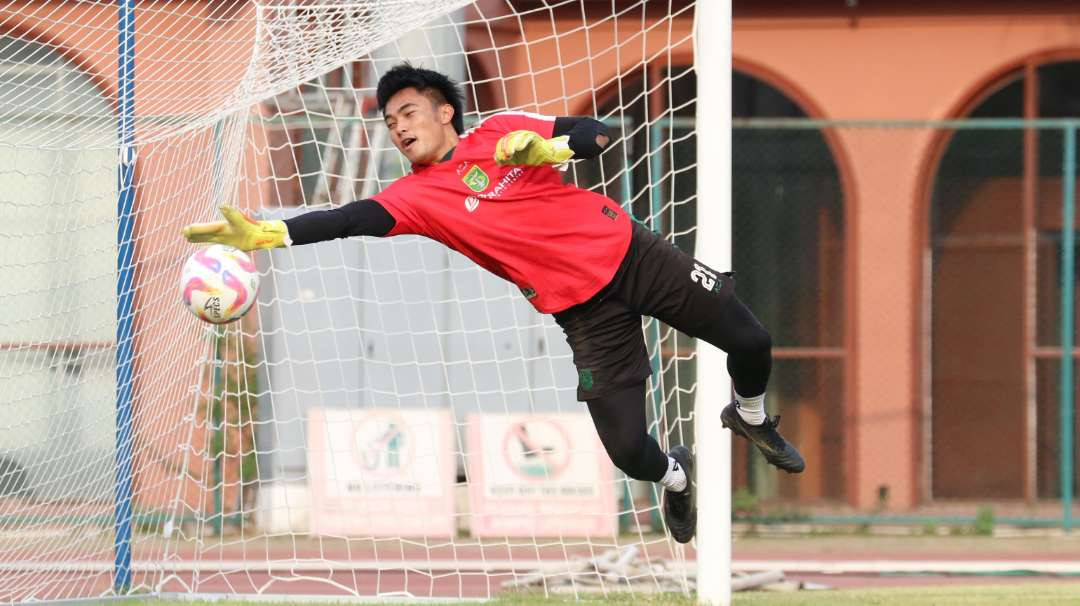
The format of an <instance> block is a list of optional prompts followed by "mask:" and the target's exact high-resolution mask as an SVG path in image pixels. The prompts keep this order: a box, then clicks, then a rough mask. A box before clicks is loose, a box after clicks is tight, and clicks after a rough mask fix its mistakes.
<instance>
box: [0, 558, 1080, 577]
mask: <svg viewBox="0 0 1080 606" xmlns="http://www.w3.org/2000/svg"><path fill="white" fill-rule="evenodd" d="M694 568H695V566H693V563H692V562H688V563H685V564H683V563H679V562H671V563H670V567H669V570H671V571H673V572H674V571H681V570H683V569H685V570H686V571H688V572H693V571H694ZM571 569H573V571H574V572H575V573H576V574H581V573H580V569H579V568H578V567H577V566H575V562H574V561H552V560H542V561H538V560H457V561H455V560H391V561H378V560H351V561H327V560H296V561H280V560H279V561H271V562H265V561H263V562H258V561H253V560H218V561H202V562H200V561H190V560H188V561H180V560H176V561H164V562H152V561H136V562H133V563H132V570H133V571H134V572H173V573H181V572H203V573H241V572H243V573H249V572H264V573H267V574H283V573H302V572H330V571H341V572H363V571H367V572H392V571H412V572H420V573H447V572H470V573H477V572H484V573H499V572H501V573H512V572H513V573H518V574H523V573H529V572H543V573H546V574H558V573H560V572H567V571H569V570H571ZM732 569H733V570H734V571H736V572H752V571H762V570H782V571H784V572H816V573H824V574H888V573H907V574H917V573H926V574H987V573H1004V572H1029V573H1033V574H1076V575H1080V561H1055V560H997V561H986V560H735V561H734V562H732ZM112 570H113V563H112V562H109V561H95V562H85V561H83V562H80V561H56V562H3V563H0V574H3V573H14V572H58V573H63V572H94V573H103V572H110V571H112Z"/></svg>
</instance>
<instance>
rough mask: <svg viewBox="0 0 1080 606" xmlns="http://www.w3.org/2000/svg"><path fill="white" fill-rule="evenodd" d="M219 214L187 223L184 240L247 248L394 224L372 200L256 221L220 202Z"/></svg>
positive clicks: (378, 230)
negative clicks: (213, 218) (210, 219)
mask: <svg viewBox="0 0 1080 606" xmlns="http://www.w3.org/2000/svg"><path fill="white" fill-rule="evenodd" d="M221 214H222V215H223V216H224V217H225V220H224V221H214V222H212V223H193V224H191V225H188V226H187V227H185V228H184V230H183V233H184V237H185V238H187V240H188V242H205V243H215V244H225V245H228V246H232V247H235V248H239V249H240V250H247V251H250V250H258V249H261V248H278V247H281V246H289V245H292V244H311V243H313V242H322V241H324V240H334V239H336V238H348V237H350V236H385V235H386V234H388V233H390V230H391V229H393V228H394V224H395V221H394V217H393V216H392V215H391V214H390V213H389V212H388V211H387V210H386V209H385V208H383V206H382V205H381V204H379V203H378V202H376V201H375V200H359V201H356V202H350V203H348V204H346V205H344V206H341V207H339V208H333V209H330V210H316V211H312V212H309V213H304V214H302V215H299V216H296V217H293V218H291V219H285V220H284V221H280V220H278V221H257V220H255V219H252V218H251V217H249V216H248V215H247V214H245V213H243V212H242V211H240V210H237V209H235V208H232V207H230V206H222V207H221Z"/></svg>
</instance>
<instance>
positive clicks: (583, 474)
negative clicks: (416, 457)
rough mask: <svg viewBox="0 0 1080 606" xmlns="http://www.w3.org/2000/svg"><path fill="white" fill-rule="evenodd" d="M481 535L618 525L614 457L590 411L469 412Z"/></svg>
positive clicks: (475, 520) (579, 531)
mask: <svg viewBox="0 0 1080 606" xmlns="http://www.w3.org/2000/svg"><path fill="white" fill-rule="evenodd" d="M468 425H469V427H468V434H467V445H468V449H467V450H468V458H467V464H468V469H469V498H470V508H471V514H472V515H471V527H472V533H473V535H474V536H506V535H510V536H552V537H555V536H597V535H610V534H612V533H614V532H615V531H616V525H617V510H616V504H615V490H614V486H613V481H614V474H613V471H612V466H611V462H610V461H609V460H608V457H607V454H606V453H605V452H604V449H603V446H602V445H601V444H600V440H599V438H598V437H597V436H596V430H595V429H594V428H593V424H592V421H591V420H590V419H589V417H588V415H585V414H578V413H555V414H509V415H507V414H490V415H488V414H475V415H470V416H469V418H468Z"/></svg>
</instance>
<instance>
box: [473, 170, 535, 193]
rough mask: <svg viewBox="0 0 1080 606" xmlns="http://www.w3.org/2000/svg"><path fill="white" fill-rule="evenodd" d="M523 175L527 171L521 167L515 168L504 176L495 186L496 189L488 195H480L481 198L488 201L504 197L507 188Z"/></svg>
mask: <svg viewBox="0 0 1080 606" xmlns="http://www.w3.org/2000/svg"><path fill="white" fill-rule="evenodd" d="M523 174H525V171H524V170H523V169H522V168H521V167H520V166H515V167H514V168H512V169H510V172H508V173H506V174H505V175H503V178H502V179H499V182H498V184H496V185H495V189H493V190H491V191H489V192H488V193H486V194H480V197H481V198H484V199H487V200H493V199H495V198H498V197H499V196H501V195H503V192H505V191H506V188H508V187H510V186H511V185H513V184H514V183H515V182H516V181H517V180H518V179H520V178H521V175H523Z"/></svg>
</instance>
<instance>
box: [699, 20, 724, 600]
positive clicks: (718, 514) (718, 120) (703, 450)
mask: <svg viewBox="0 0 1080 606" xmlns="http://www.w3.org/2000/svg"><path fill="white" fill-rule="evenodd" d="M694 26H695V34H694V46H695V52H694V69H695V70H696V73H697V213H698V234H697V250H696V251H695V256H696V257H697V258H699V259H701V260H702V261H704V262H705V263H707V264H709V265H710V266H711V267H715V268H717V269H720V270H726V269H729V268H730V267H731V0H716V1H714V0H700V1H699V2H698V3H697V6H696V12H695V23H694ZM697 360H698V362H697V364H698V372H697V380H698V386H697V397H696V398H695V406H694V427H695V432H696V439H695V441H694V443H695V445H696V449H697V452H696V464H697V469H696V474H697V506H698V526H697V563H698V574H697V583H698V585H697V587H698V601H699V602H700V603H702V604H722V605H724V606H727V605H728V604H730V603H731V432H730V431H728V430H726V429H723V428H722V426H721V424H720V411H721V410H722V409H723V407H724V406H725V405H726V404H727V403H728V401H729V399H730V395H731V380H730V378H729V377H728V375H727V372H726V368H727V367H726V354H724V352H722V351H720V350H719V349H716V348H715V347H713V346H711V345H709V344H707V343H705V342H704V341H701V340H700V339H699V340H698V349H697Z"/></svg>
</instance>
